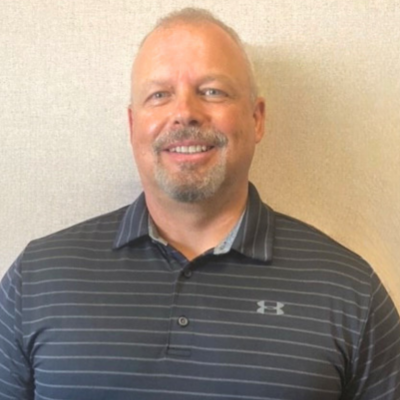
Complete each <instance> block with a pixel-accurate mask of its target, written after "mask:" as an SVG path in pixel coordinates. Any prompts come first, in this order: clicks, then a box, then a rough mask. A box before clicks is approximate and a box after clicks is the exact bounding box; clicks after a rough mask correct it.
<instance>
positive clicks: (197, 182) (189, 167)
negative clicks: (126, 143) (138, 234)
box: [153, 127, 228, 203]
mask: <svg viewBox="0 0 400 400" xmlns="http://www.w3.org/2000/svg"><path fill="white" fill-rule="evenodd" d="M182 140H197V141H201V142H202V143H206V144H207V146H213V147H215V148H218V149H223V148H225V147H226V145H227V143H228V140H227V138H226V136H225V135H224V134H222V133H221V132H220V131H218V130H216V129H207V130H201V129H200V128H197V127H189V128H181V129H179V130H174V131H170V132H167V133H165V134H164V135H162V136H160V137H158V138H157V139H156V141H155V142H154V144H153V151H154V152H155V154H156V159H157V161H156V165H155V179H156V182H157V184H158V185H159V187H160V188H161V189H162V190H163V191H164V192H165V193H166V194H167V195H168V196H169V197H171V198H172V199H174V200H177V201H179V202H182V203H196V202H200V201H203V200H206V199H209V198H211V197H212V196H213V195H215V194H216V193H217V192H218V190H219V189H220V188H221V186H222V184H223V183H224V181H225V176H226V152H225V151H222V152H221V153H222V156H221V157H220V159H219V160H218V162H217V163H216V164H215V165H213V166H212V167H209V168H208V169H207V170H205V171H204V170H203V168H202V167H201V166H200V167H199V166H197V165H194V164H193V163H190V162H187V163H185V162H183V163H181V164H180V165H179V167H180V169H179V171H178V172H177V173H175V174H172V173H171V172H169V171H168V170H167V168H165V166H164V165H163V164H162V162H161V157H160V153H161V152H162V149H164V148H165V147H166V146H168V145H171V144H173V143H175V142H179V141H182Z"/></svg>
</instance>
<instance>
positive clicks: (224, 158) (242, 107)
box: [128, 22, 265, 258]
mask: <svg viewBox="0 0 400 400" xmlns="http://www.w3.org/2000/svg"><path fill="white" fill-rule="evenodd" d="M128 113H129V124H130V132H131V143H132V148H133V152H134V156H135V160H136V164H137V167H138V170H139V174H140V177H141V180H142V184H143V188H144V192H145V196H146V203H147V206H148V208H149V211H150V214H151V216H152V218H153V220H154V221H155V223H156V225H157V227H158V229H159V231H160V233H161V234H162V236H164V238H165V239H167V240H168V241H169V242H170V243H171V244H173V245H174V246H175V247H176V248H178V250H181V251H182V252H183V254H185V255H186V256H187V257H189V258H194V257H195V256H197V255H199V254H201V252H203V251H205V250H207V249H208V248H210V247H214V246H215V245H217V244H218V243H219V241H220V240H222V239H223V238H224V237H225V236H226V235H227V234H228V233H229V231H230V229H231V228H232V227H233V226H234V224H235V223H236V221H237V220H238V218H239V217H240V215H241V213H242V211H243V209H244V207H245V203H246V199H247V185H248V172H249V168H250V164H251V160H252V158H253V155H254V151H255V146H256V144H257V143H258V142H259V141H260V140H261V138H262V136H263V133H264V118H265V117H264V100H263V99H262V98H257V99H256V101H252V100H251V93H250V80H249V71H248V66H247V64H246V62H245V59H244V56H243V53H242V51H241V49H239V47H238V46H237V44H236V43H235V42H234V41H233V40H232V39H231V38H230V37H229V36H228V35H227V34H226V32H224V31H223V30H222V29H221V28H220V27H218V26H216V25H214V24H212V23H209V22H207V23H197V24H188V23H183V22H181V23H179V22H177V23H176V24H175V25H173V26H170V27H168V28H159V29H157V30H156V31H154V32H153V33H152V34H150V35H149V37H148V38H147V39H146V41H145V42H144V44H143V46H142V48H141V49H140V51H139V54H138V56H137V58H136V60H135V63H134V66H133V71H132V104H131V106H130V107H129V109H128ZM188 128H190V130H189V131H190V132H192V133H193V132H194V131H195V132H197V134H188V133H187V131H188ZM182 132H186V133H182ZM216 135H217V136H218V137H219V139H220V142H223V145H221V144H219V145H217V142H216V141H214V139H215V136H216ZM180 146H184V147H187V146H205V148H206V151H202V152H195V153H177V152H175V150H176V147H180ZM203 149H204V147H203ZM221 170H222V172H221ZM218 174H219V175H218ZM160 175H161V177H160ZM217 175H218V182H217V184H216V185H214V186H216V187H214V188H213V190H211V191H210V194H207V196H206V197H205V198H199V199H195V201H182V199H181V200H179V199H177V198H176V196H175V197H174V196H173V195H171V192H168V190H166V187H165V186H163V184H161V183H160V182H161V181H162V180H164V181H165V180H167V181H169V185H170V187H178V188H181V187H182V186H184V185H185V184H187V183H188V182H189V183H190V182H191V183H192V184H191V186H192V187H193V188H195V187H197V186H199V185H202V184H203V183H204V182H206V181H207V180H214V181H215V179H214V177H215V176H217ZM166 216H168V217H166ZM171 232H172V233H171ZM205 237H206V238H207V239H204V238H205ZM191 243H196V244H195V245H193V244H191Z"/></svg>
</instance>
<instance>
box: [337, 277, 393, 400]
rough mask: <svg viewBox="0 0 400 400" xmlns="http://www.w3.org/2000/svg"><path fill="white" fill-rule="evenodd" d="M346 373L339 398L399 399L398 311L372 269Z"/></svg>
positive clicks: (346, 399) (366, 399) (360, 399)
mask: <svg viewBox="0 0 400 400" xmlns="http://www.w3.org/2000/svg"><path fill="white" fill-rule="evenodd" d="M349 375H350V380H349V384H348V385H347V390H346V394H345V396H343V397H342V398H341V399H342V400H399V399H400V323H399V315H398V313H397V310H396V308H395V306H394V304H393V302H392V300H391V298H390V296H389V295H388V293H387V292H386V290H385V288H384V287H383V285H382V283H381V282H380V280H379V278H378V277H377V276H376V274H375V273H373V274H372V277H371V299H370V306H369V311H368V316H367V319H366V321H365V324H364V326H363V330H362V332H361V336H360V341H359V346H358V349H357V352H356V353H355V355H354V359H353V362H352V365H351V366H350V370H349Z"/></svg>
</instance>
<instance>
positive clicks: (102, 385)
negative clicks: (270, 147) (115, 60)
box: [0, 9, 400, 400]
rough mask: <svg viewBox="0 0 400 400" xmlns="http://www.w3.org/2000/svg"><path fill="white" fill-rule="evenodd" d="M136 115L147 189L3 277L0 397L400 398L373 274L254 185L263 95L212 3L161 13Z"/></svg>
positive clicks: (386, 306) (388, 313) (137, 68)
mask: <svg viewBox="0 0 400 400" xmlns="http://www.w3.org/2000/svg"><path fill="white" fill-rule="evenodd" d="M128 112H129V121H130V129H131V142H132V147H133V151H134V155H135V159H136V163H137V167H138V169H139V173H140V176H141V180H142V183H143V189H144V193H143V194H142V195H141V196H140V197H139V198H138V199H137V200H136V201H135V202H134V203H133V204H132V205H131V206H129V207H126V208H123V209H121V210H117V211H115V212H113V213H110V214H107V215H104V216H101V217H98V218H95V219H92V220H90V221H86V222H84V223H82V224H79V225H77V226H74V227H72V228H69V229H66V230H64V231H61V232H58V233H56V234H53V235H50V236H48V237H46V238H43V239H40V240H36V241H34V242H32V243H31V244H30V245H29V246H28V247H27V249H26V250H25V251H24V253H23V254H22V255H21V256H20V258H19V259H18V260H17V261H16V262H15V264H14V265H13V266H12V267H11V269H10V270H9V272H8V273H7V274H6V276H5V278H4V279H3V282H2V286H1V291H0V293H1V307H0V313H1V314H0V316H1V323H0V359H1V364H0V399H18V400H24V399H52V400H56V399H57V400H58V399H60V400H61V399H63V400H64V399H74V400H78V399H85V400H89V399H93V400H94V399H95V400H99V399H141V400H143V399H177V400H179V399H182V400H183V399H194V400H197V399H265V400H272V399H274V400H277V399H285V400H305V399H307V400H317V399H318V400H320V399H324V400H339V399H340V400H349V399H359V400H373V399H374V400H378V399H385V400H387V399H389V400H395V399H399V398H400V385H399V382H400V372H399V371H400V327H399V319H398V315H397V312H396V310H395V308H394V306H393V304H392V302H391V300H390V298H389V297H388V295H387V293H386V292H385V290H384V288H383V287H382V285H381V284H380V282H379V280H378V278H377V277H376V275H375V274H374V273H373V271H372V270H371V269H370V268H369V266H368V265H366V263H365V262H364V261H363V260H362V259H360V258H359V257H358V256H357V255H355V254H353V253H352V252H350V251H348V250H347V249H344V248H343V247H341V246H340V245H338V244H337V243H335V242H334V241H332V240H331V239H329V238H328V237H326V236H325V235H323V234H322V233H320V232H318V231H317V230H315V229H313V228H311V227H308V226H307V225H305V224H303V223H301V222H299V221H296V220H294V219H291V218H289V217H286V216H283V215H280V214H278V213H275V212H274V211H273V210H271V209H270V208H269V207H267V206H266V205H264V204H263V203H262V202H261V200H260V198H259V197H258V194H257V191H256V189H255V188H254V187H253V186H252V185H251V184H249V182H248V171H249V167H250V163H251V160H252V157H253V154H254V150H255V146H256V144H257V143H258V142H259V141H260V140H261V138H262V136H263V131H264V101H263V99H262V98H260V97H258V95H257V89H256V85H255V83H254V77H253V74H252V70H251V66H250V63H249V61H248V59H247V56H246V54H245V52H244V50H243V47H242V44H241V42H240V40H239V38H238V37H237V35H236V34H235V33H234V32H233V31H232V30H231V29H230V28H228V27H226V26H225V25H223V24H222V23H221V22H220V21H218V20H216V19H214V17H213V16H212V15H210V14H209V13H208V12H206V11H202V10H193V9H185V10H182V11H180V12H177V13H174V14H171V15H169V16H167V17H166V18H164V19H163V20H161V22H160V23H159V24H158V25H157V26H156V28H155V29H154V30H153V31H152V32H151V33H150V34H149V35H148V36H147V37H146V38H145V40H144V41H143V43H142V45H141V48H140V50H139V53H138V55H137V58H136V60H135V63H134V66H133V73H132V101H131V105H130V107H129V110H128Z"/></svg>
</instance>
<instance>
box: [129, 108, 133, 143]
mask: <svg viewBox="0 0 400 400" xmlns="http://www.w3.org/2000/svg"><path fill="white" fill-rule="evenodd" d="M128 120H129V135H130V139H131V142H132V135H133V112H132V105H129V106H128Z"/></svg>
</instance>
